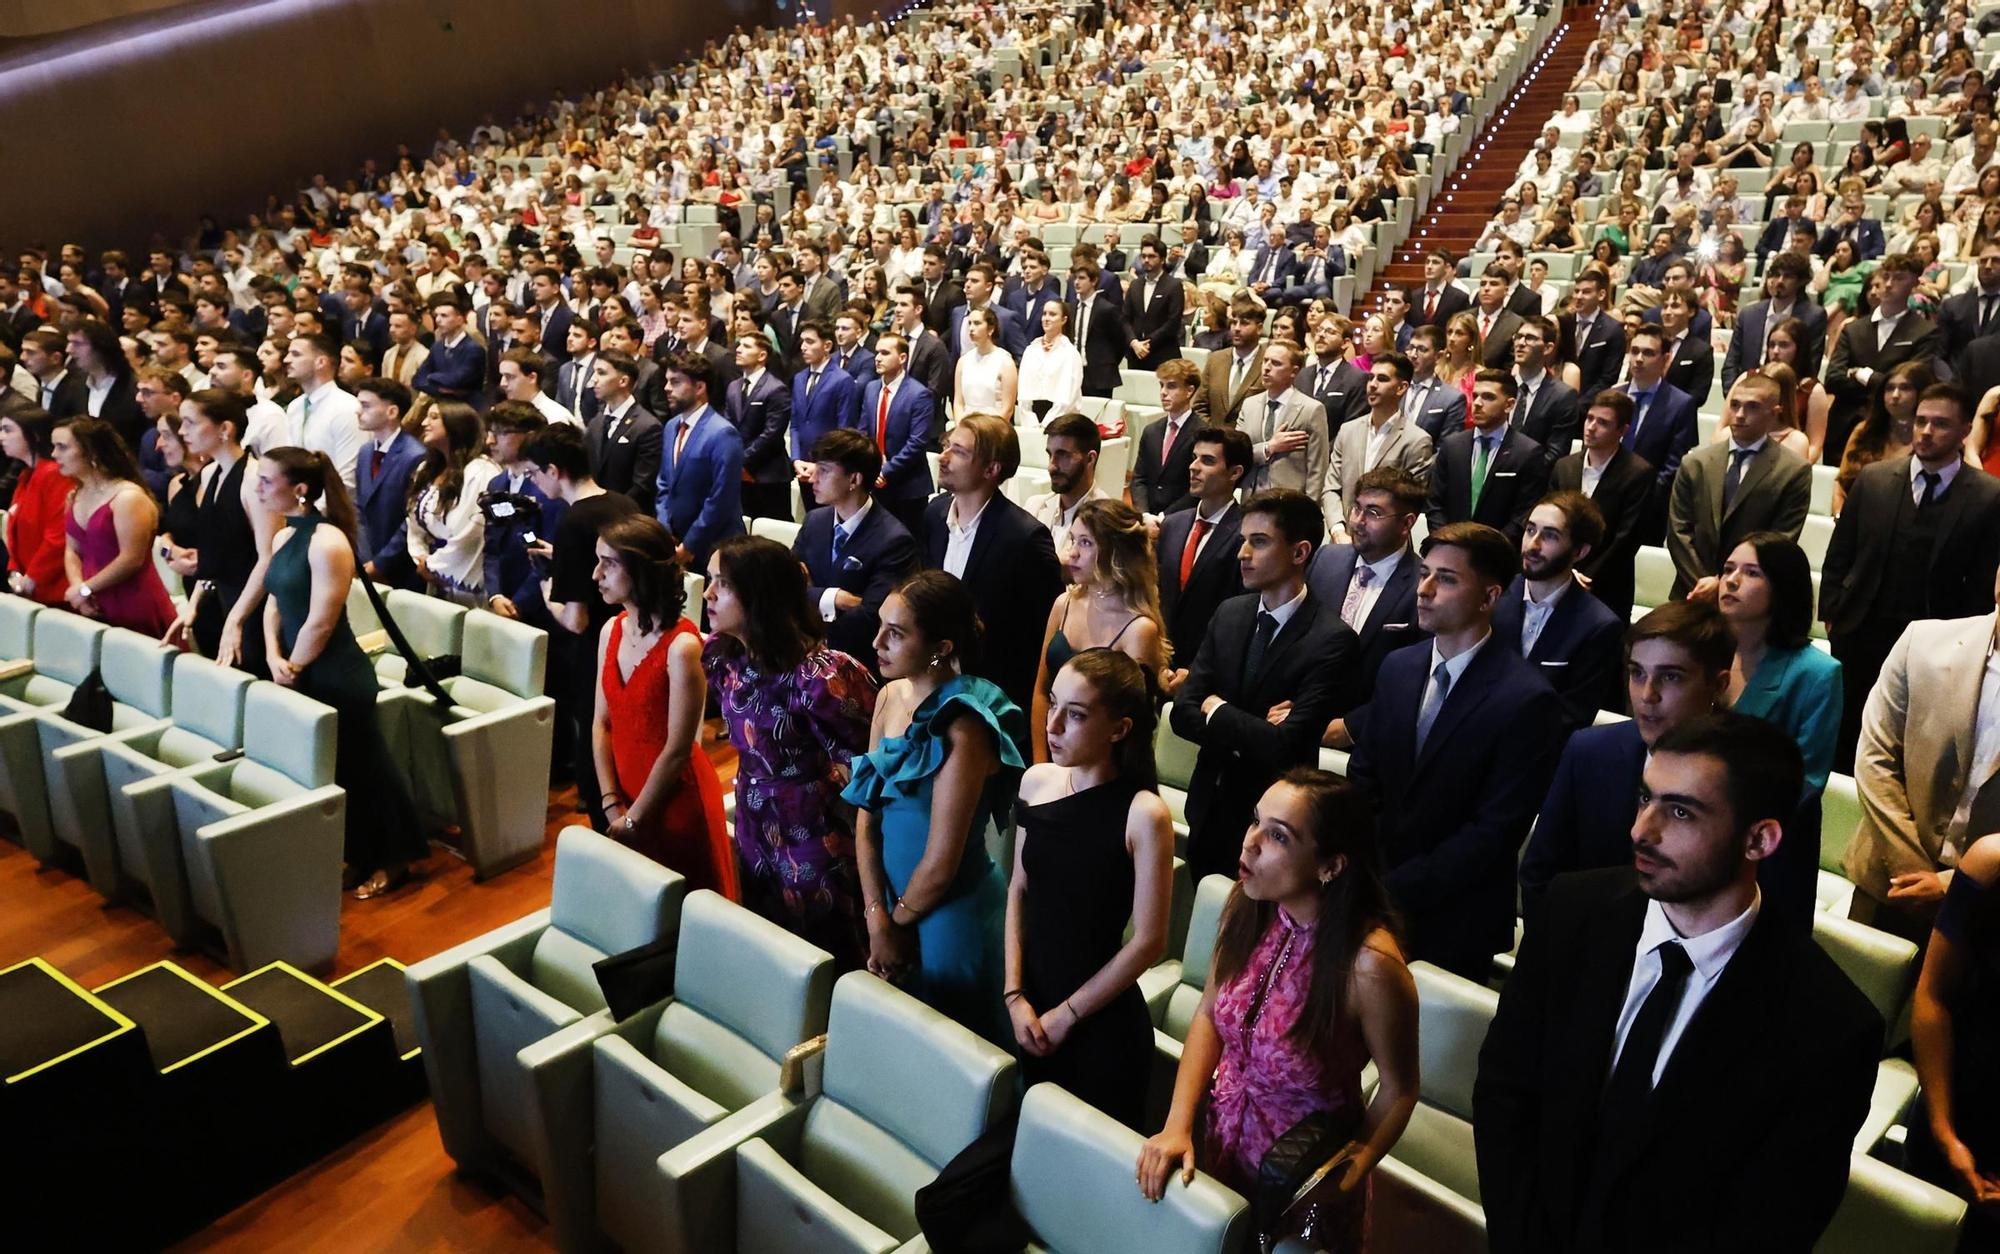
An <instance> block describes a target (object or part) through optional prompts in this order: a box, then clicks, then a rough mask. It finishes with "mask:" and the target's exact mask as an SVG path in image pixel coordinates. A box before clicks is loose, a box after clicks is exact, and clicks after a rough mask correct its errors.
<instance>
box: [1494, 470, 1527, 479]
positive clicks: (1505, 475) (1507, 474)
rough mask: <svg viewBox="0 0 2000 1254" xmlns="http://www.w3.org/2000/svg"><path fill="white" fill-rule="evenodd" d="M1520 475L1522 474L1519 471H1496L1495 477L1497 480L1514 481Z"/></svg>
mask: <svg viewBox="0 0 2000 1254" xmlns="http://www.w3.org/2000/svg"><path fill="white" fill-rule="evenodd" d="M1520 473H1521V472H1520V471H1518V470H1496V471H1494V472H1493V477H1494V478H1495V479H1512V478H1513V477H1514V476H1515V475H1518V474H1520Z"/></svg>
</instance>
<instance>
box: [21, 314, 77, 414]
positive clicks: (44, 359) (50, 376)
mask: <svg viewBox="0 0 2000 1254" xmlns="http://www.w3.org/2000/svg"><path fill="white" fill-rule="evenodd" d="M68 353H69V341H68V340H66V339H64V338H63V334H62V332H60V331H47V330H43V329H42V328H40V327H39V326H37V327H36V328H35V329H33V330H31V331H29V332H28V333H27V334H26V335H24V336H22V337H21V368H22V369H24V370H26V371H27V372H28V373H29V375H31V376H33V378H34V380H35V392H36V400H37V403H38V404H40V405H41V407H42V410H43V412H45V413H47V414H48V416H49V417H51V418H72V417H75V416H76V415H77V414H81V413H86V412H88V409H89V405H90V384H89V383H87V382H86V381H85V380H84V377H83V374H82V372H81V371H76V370H71V369H69V367H68V364H67V360H68V359H67V354H68Z"/></svg>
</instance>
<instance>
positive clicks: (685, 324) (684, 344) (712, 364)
mask: <svg viewBox="0 0 2000 1254" xmlns="http://www.w3.org/2000/svg"><path fill="white" fill-rule="evenodd" d="M674 351H675V352H676V353H693V354H694V355H695V356H697V357H700V358H703V359H704V360H706V361H707V362H708V368H709V372H710V373H711V374H713V375H714V376H715V394H716V399H718V400H720V399H721V397H722V389H724V388H726V387H728V386H729V385H730V383H731V382H732V381H734V380H735V378H736V377H737V375H738V374H740V373H741V372H740V371H738V370H737V369H736V354H735V352H733V351H732V350H731V349H730V347H729V346H728V345H727V344H725V343H724V342H723V341H722V340H721V339H720V338H719V337H717V336H715V335H712V334H711V333H710V328H709V325H708V307H707V306H706V305H694V306H689V307H688V308H686V309H683V310H681V346H680V347H679V348H678V349H676V350H674ZM654 359H655V360H659V355H658V354H657V353H656V354H654ZM666 365H667V363H666V362H665V361H660V366H661V368H662V369H664V368H665V367H666Z"/></svg>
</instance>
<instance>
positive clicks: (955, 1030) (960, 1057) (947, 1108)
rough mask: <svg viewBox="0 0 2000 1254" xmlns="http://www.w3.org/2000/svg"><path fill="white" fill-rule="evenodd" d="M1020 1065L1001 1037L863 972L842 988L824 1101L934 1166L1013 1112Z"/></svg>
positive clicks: (831, 1024)
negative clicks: (992, 1037) (999, 1042)
mask: <svg viewBox="0 0 2000 1254" xmlns="http://www.w3.org/2000/svg"><path fill="white" fill-rule="evenodd" d="M1013 1072H1014V1060H1013V1059H1012V1058H1010V1057H1008V1056H1007V1055H1006V1054H1005V1053H1002V1052H1001V1051H1000V1050H999V1049H997V1048H995V1047H994V1046H993V1045H992V1044H990V1043H989V1042H987V1041H984V1040H982V1039H980V1038H979V1037H978V1036H976V1035H974V1034H973V1033H972V1032H970V1031H968V1030H967V1029H965V1028H962V1027H960V1026H959V1025H958V1024H956V1023H953V1022H952V1021H951V1020H950V1019H947V1018H945V1017H944V1016H943V1015H941V1014H939V1013H938V1012H937V1011H935V1010H932V1009H931V1008H930V1007H929V1006H926V1005H924V1004H923V1003H922V1002H920V1001H918V1000H917V999H916V998H914V997H912V996H910V995H909V994H908V993H905V992H902V991H901V990H899V989H896V988H893V987H891V986H890V985H888V984H886V983H884V982H883V981H881V980H879V979H877V978H875V977H874V976H872V975H869V974H868V973H866V972H864V971H853V972H850V973H848V974H847V975H846V976H843V977H842V978H841V980H840V982H839V983H838V984H836V985H835V986H834V990H833V1005H832V1009H831V1011H830V1012H829V1014H828V1018H827V1048H826V1071H825V1090H824V1099H825V1100H829V1101H832V1102H836V1103H838V1104H839V1105H841V1106H843V1107H845V1108H847V1110H849V1111H851V1112H853V1113H854V1114H855V1115H857V1116H859V1117H860V1118H861V1119H864V1120H866V1121H867V1122H869V1123H871V1124H873V1125H875V1126H876V1127H878V1128H880V1129H882V1130H883V1131H886V1132H888V1133H889V1134H890V1135H891V1136H894V1137H895V1138H896V1139H897V1140H898V1141H900V1142H902V1143H903V1144H904V1145H906V1146H908V1147H909V1148H910V1149H911V1150H913V1151H914V1152H915V1153H916V1154H918V1155H919V1156H920V1157H922V1158H923V1159H925V1160H926V1161H927V1162H929V1163H930V1164H931V1165H932V1166H933V1167H940V1168H941V1167H943V1166H944V1165H945V1164H946V1163H947V1162H949V1161H951V1158H952V1156H953V1155H955V1154H957V1153H958V1152H959V1151H960V1150H962V1149H964V1148H965V1147H966V1146H967V1145H968V1144H970V1143H971V1142H972V1141H973V1139H974V1138H976V1137H978V1136H979V1135H980V1134H981V1133H983V1132H985V1131H986V1129H987V1127H988V1126H990V1125H991V1124H992V1123H993V1122H994V1121H996V1120H997V1119H999V1118H1001V1117H1003V1116H1004V1115H1005V1114H1006V1110H1007V1106H1008V1105H1009V1104H1010V1103H1011V1102H1012V1100H1013V1085H1014V1075H1013Z"/></svg>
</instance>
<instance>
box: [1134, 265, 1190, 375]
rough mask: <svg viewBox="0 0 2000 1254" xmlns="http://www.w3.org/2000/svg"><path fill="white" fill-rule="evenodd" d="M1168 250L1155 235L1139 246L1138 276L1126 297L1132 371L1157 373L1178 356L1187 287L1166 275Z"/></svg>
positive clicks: (1179, 353)
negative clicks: (1152, 371)
mask: <svg viewBox="0 0 2000 1254" xmlns="http://www.w3.org/2000/svg"><path fill="white" fill-rule="evenodd" d="M1166 264H1167V249H1166V246H1165V245H1164V244H1162V243H1160V237H1159V236H1157V235H1148V236H1147V237H1146V238H1145V239H1144V240H1142V241H1140V243H1139V273H1138V275H1137V276H1136V277H1134V278H1133V280H1132V286H1131V287H1130V288H1129V289H1128V290H1127V291H1126V293H1125V334H1126V336H1127V337H1128V338H1127V340H1126V342H1125V351H1126V354H1127V360H1129V361H1130V362H1131V363H1132V368H1133V369H1135V370H1157V369H1159V366H1160V363H1161V362H1163V361H1171V360H1173V359H1174V358H1176V357H1178V356H1180V355H1181V317H1182V310H1183V305H1184V302H1185V301H1186V298H1187V297H1186V291H1185V288H1186V285H1185V284H1184V283H1182V281H1181V280H1179V279H1175V278H1169V277H1168V276H1167V274H1166Z"/></svg>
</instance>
